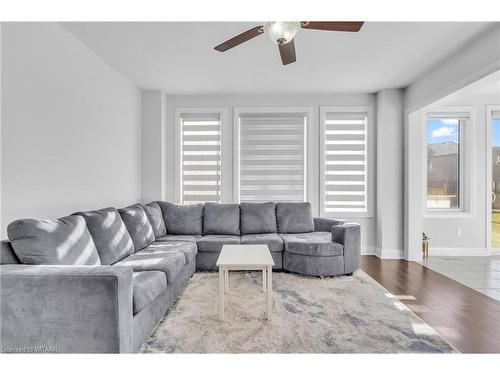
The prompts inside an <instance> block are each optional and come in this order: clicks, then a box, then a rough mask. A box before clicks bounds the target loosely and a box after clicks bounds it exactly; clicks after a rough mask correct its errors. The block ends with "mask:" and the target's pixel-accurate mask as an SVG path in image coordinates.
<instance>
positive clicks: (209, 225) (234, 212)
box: [203, 203, 240, 236]
mask: <svg viewBox="0 0 500 375" xmlns="http://www.w3.org/2000/svg"><path fill="white" fill-rule="evenodd" d="M203 234H230V235H234V236H239V235H240V206H239V205H238V204H220V203H205V206H204V207H203Z"/></svg>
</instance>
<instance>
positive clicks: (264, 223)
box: [240, 202, 277, 234]
mask: <svg viewBox="0 0 500 375" xmlns="http://www.w3.org/2000/svg"><path fill="white" fill-rule="evenodd" d="M240 211H241V219H240V220H241V223H240V225H241V234H258V233H276V232H277V227H276V204H275V203H274V202H267V203H245V202H242V203H240Z"/></svg>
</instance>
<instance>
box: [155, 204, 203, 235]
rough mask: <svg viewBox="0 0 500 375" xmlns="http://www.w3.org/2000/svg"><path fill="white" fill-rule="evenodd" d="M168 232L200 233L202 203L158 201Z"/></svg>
mask: <svg viewBox="0 0 500 375" xmlns="http://www.w3.org/2000/svg"><path fill="white" fill-rule="evenodd" d="M158 204H159V205H160V207H161V211H162V212H163V220H164V221H165V225H166V227H167V233H168V234H202V226H203V222H202V216H203V204H201V203H199V204H189V205H179V204H174V203H170V202H162V201H160V202H158Z"/></svg>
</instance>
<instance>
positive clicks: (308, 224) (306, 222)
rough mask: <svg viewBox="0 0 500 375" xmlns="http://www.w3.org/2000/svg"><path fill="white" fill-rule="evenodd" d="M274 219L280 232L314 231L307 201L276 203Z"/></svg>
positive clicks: (309, 204)
mask: <svg viewBox="0 0 500 375" xmlns="http://www.w3.org/2000/svg"><path fill="white" fill-rule="evenodd" d="M276 219H277V222H278V231H279V232H280V233H307V232H313V231H314V221H313V215H312V209H311V203H309V202H300V203H293V202H278V203H276Z"/></svg>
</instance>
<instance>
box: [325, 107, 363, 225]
mask: <svg viewBox="0 0 500 375" xmlns="http://www.w3.org/2000/svg"><path fill="white" fill-rule="evenodd" d="M343 110H346V111H345V112H344V111H343ZM349 110H351V111H352V109H349V108H321V119H322V120H321V133H322V134H321V138H322V140H321V143H322V152H321V157H322V160H321V165H322V168H321V172H320V173H321V174H322V178H321V180H322V183H321V185H322V194H321V195H322V198H321V206H322V207H321V212H322V214H323V215H326V216H328V215H334V214H336V215H340V216H343V215H347V216H349V215H354V216H358V215H359V216H364V215H368V214H369V209H368V160H367V156H368V118H369V111H371V109H368V108H358V110H359V111H352V112H351V111H349Z"/></svg>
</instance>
